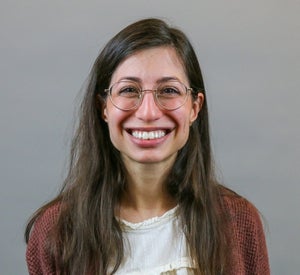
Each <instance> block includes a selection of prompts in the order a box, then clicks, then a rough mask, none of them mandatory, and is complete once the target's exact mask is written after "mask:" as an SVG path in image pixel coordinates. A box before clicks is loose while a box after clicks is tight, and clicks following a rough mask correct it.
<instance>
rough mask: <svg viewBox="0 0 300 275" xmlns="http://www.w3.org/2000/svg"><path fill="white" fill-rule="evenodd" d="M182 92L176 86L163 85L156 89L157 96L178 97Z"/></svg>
mask: <svg viewBox="0 0 300 275" xmlns="http://www.w3.org/2000/svg"><path fill="white" fill-rule="evenodd" d="M181 94H182V92H181V91H180V89H178V88H177V87H173V86H163V87H160V88H159V89H158V96H162V97H178V96H181Z"/></svg>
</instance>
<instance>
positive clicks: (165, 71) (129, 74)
mask: <svg viewBox="0 0 300 275" xmlns="http://www.w3.org/2000/svg"><path fill="white" fill-rule="evenodd" d="M129 78H135V79H139V81H140V82H142V83H143V84H148V83H149V84H153V83H154V82H157V81H158V80H159V79H162V78H177V79H178V80H180V81H181V82H183V83H186V84H188V79H187V75H186V73H185V69H184V66H183V63H182V60H181V59H180V57H179V56H178V54H177V52H176V51H175V49H174V48H172V47H155V48H150V49H145V50H141V51H139V52H137V53H134V54H132V55H130V56H129V57H127V58H125V59H124V60H123V61H122V62H121V63H120V64H119V66H118V67H117V68H116V70H115V71H114V73H113V75H112V79H111V84H112V83H115V82H118V81H120V80H123V79H129Z"/></svg>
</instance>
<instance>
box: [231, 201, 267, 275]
mask: <svg viewBox="0 0 300 275" xmlns="http://www.w3.org/2000/svg"><path fill="white" fill-rule="evenodd" d="M225 203H226V204H227V206H228V207H229V211H230V224H231V226H230V229H231V235H230V238H231V241H230V242H231V244H232V245H233V254H232V256H233V258H234V260H233V262H235V266H236V269H235V270H236V271H235V272H236V273H232V274H246V275H269V274H270V268H269V259H268V253H267V246H266V240H265V234H264V229H263V225H262V221H261V217H260V215H259V212H258V211H257V209H256V208H255V207H254V206H253V205H252V204H251V203H250V202H249V201H247V200H246V199H243V198H240V197H235V198H231V199H228V198H227V199H226V200H225Z"/></svg>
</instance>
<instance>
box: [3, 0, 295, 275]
mask: <svg viewBox="0 0 300 275" xmlns="http://www.w3.org/2000/svg"><path fill="white" fill-rule="evenodd" d="M299 14H300V3H299V1H297V0H294V1H293V0H281V1H279V0H263V1H262V0H255V1H253V0H252V1H241V0H236V1H233V0H226V1H212V0H203V1H201V0H198V1H174V0H170V1H166V0H165V1H164V0H161V1H148V0H147V1H144V0H131V1H79V0H77V1H75V0H73V1H62V0H60V1H58V0H51V1H50V0H49V1H41V0H27V1H23V0H1V7H0V37H1V43H0V61H1V62H0V77H1V82H0V93H1V94H0V95H1V98H0V130H1V141H0V150H1V151H0V152H1V154H0V169H1V170H0V171H1V173H0V184H1V194H0V196H1V197H0V219H1V224H0V230H1V234H0V274H1V275H2V274H13V275H14V274H27V269H26V265H25V260H24V253H25V244H24V242H23V236H22V234H23V231H24V226H25V223H26V220H27V218H28V217H29V216H30V215H31V214H32V212H33V211H34V210H35V209H36V208H37V207H39V206H40V205H41V204H42V203H44V202H45V201H47V200H49V199H50V198H52V197H53V196H54V195H55V194H56V192H57V191H58V189H59V187H60V185H61V183H62V180H63V178H64V175H65V167H66V165H65V163H66V160H67V154H68V146H69V139H70V136H71V132H72V122H73V110H74V107H75V105H76V102H77V95H78V92H79V90H80V88H81V86H82V84H83V83H84V81H85V79H86V77H87V75H88V72H89V70H90V68H91V65H92V63H93V61H94V59H95V57H96V56H97V54H98V52H99V50H100V48H102V46H103V45H104V43H105V42H107V40H108V39H109V38H110V37H111V36H112V35H114V34H115V33H116V32H117V31H119V30H120V29H121V28H123V27H124V26H125V25H127V24H129V23H131V22H133V21H135V20H137V19H140V18H143V17H145V16H158V17H162V18H165V19H167V20H168V21H169V22H171V23H172V24H174V25H176V26H179V27H180V28H181V29H183V30H184V31H185V32H186V33H187V34H188V36H189V37H190V38H191V40H192V42H193V44H194V46H195V49H196V51H197V53H198V55H199V59H200V62H201V65H202V70H203V74H204V78H205V82H206V87H207V91H208V100H209V107H210V115H211V128H212V134H213V146H214V152H215V158H216V163H217V167H218V171H219V175H220V178H221V179H222V180H223V181H224V183H225V184H226V185H228V186H229V187H231V188H233V189H234V190H236V191H238V192H239V193H240V194H242V195H244V196H246V197H247V198H248V199H250V200H251V201H252V202H253V203H254V204H255V205H256V206H257V207H258V208H259V210H260V211H261V213H262V214H263V216H264V217H265V220H266V225H267V228H266V229H267V233H266V236H267V242H268V247H269V254H270V261H271V267H272V271H273V272H272V274H278V275H279V274H299V267H300V266H299V252H300V250H299V248H300V238H299V231H300V230H299V229H300V219H299V218H300V215H299V212H300V207H299V206H300V203H299V199H300V187H299V178H300V167H299V164H300V162H299V157H300V146H299V143H300V129H299V115H300V111H299V108H298V105H299V100H300V91H299V86H300V80H299V73H300V63H299V61H300V54H299V52H300V50H299V49H300V35H299V33H300V19H299Z"/></svg>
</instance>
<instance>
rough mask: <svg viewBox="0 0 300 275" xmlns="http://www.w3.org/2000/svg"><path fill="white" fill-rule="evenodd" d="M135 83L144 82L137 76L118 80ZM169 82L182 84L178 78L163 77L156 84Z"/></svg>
mask: <svg viewBox="0 0 300 275" xmlns="http://www.w3.org/2000/svg"><path fill="white" fill-rule="evenodd" d="M126 80H127V81H133V82H137V83H141V82H142V80H141V79H140V78H139V77H135V76H126V77H122V78H121V79H119V80H118V82H119V81H126ZM168 81H179V82H182V81H181V80H180V79H179V78H178V77H176V76H165V77H161V78H159V79H158V80H157V81H156V83H157V84H160V83H164V82H168Z"/></svg>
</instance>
